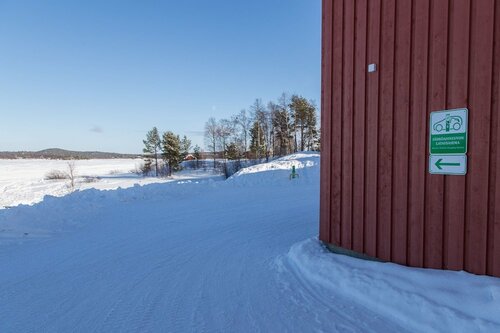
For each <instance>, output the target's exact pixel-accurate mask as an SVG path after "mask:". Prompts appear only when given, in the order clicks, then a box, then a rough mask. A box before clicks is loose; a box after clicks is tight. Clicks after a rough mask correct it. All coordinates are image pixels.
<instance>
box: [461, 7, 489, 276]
mask: <svg viewBox="0 0 500 333" xmlns="http://www.w3.org/2000/svg"><path fill="white" fill-rule="evenodd" d="M494 6H495V3H494V0H484V1H473V2H472V13H471V15H472V22H471V59H470V67H469V70H470V72H469V77H470V85H469V87H470V90H469V101H470V102H469V105H470V107H469V160H468V182H467V196H468V197H469V200H468V201H467V207H466V212H467V215H466V234H465V238H466V240H465V242H466V251H465V268H466V269H467V270H469V271H471V272H473V273H476V274H485V273H486V256H487V254H486V249H487V229H488V182H489V179H488V175H489V153H490V152H489V144H490V121H491V82H492V71H493V68H492V63H493V59H492V55H493V52H491V50H493V30H494V13H495V7H494ZM485 50H490V52H486V51H485Z"/></svg>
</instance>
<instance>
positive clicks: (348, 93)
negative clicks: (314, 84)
mask: <svg viewBox="0 0 500 333" xmlns="http://www.w3.org/2000/svg"><path fill="white" fill-rule="evenodd" d="M343 51H344V54H343V59H344V61H343V64H344V65H343V75H344V77H343V80H342V81H343V96H342V217H341V219H342V228H341V230H342V235H341V238H342V242H341V243H342V246H343V247H344V248H347V249H352V181H353V179H352V169H353V165H352V155H353V151H352V147H353V143H352V140H353V103H354V101H353V93H354V91H353V90H354V2H353V1H345V3H344V46H343Z"/></svg>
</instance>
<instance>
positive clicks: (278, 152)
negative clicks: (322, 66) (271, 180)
mask: <svg viewBox="0 0 500 333" xmlns="http://www.w3.org/2000/svg"><path fill="white" fill-rule="evenodd" d="M205 143H206V145H207V148H208V149H209V151H210V152H211V153H212V154H213V156H214V157H213V158H214V165H215V158H216V155H217V154H218V153H219V156H220V157H221V158H223V159H229V160H239V159H241V158H248V159H262V158H266V160H268V159H269V158H270V157H273V156H284V155H288V154H290V153H294V152H297V151H304V150H319V148H320V143H319V130H318V128H317V116H316V105H315V104H314V102H313V101H311V100H307V99H306V98H304V97H302V96H300V95H291V96H289V95H287V94H286V93H283V94H282V95H281V96H280V97H279V98H278V100H277V101H270V102H268V103H267V105H265V104H264V103H263V102H262V100H261V99H256V100H255V101H254V103H253V104H252V105H251V106H250V110H249V111H247V110H246V109H243V110H241V111H240V112H239V113H238V114H236V115H233V116H232V117H230V118H229V119H220V120H218V121H217V120H216V119H215V118H214V117H210V118H209V119H208V121H207V122H206V124H205Z"/></svg>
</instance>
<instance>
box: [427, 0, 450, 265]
mask: <svg viewBox="0 0 500 333" xmlns="http://www.w3.org/2000/svg"><path fill="white" fill-rule="evenodd" d="M431 6H432V8H431V12H432V15H431V22H430V23H431V29H430V59H429V91H428V99H429V112H432V111H439V110H445V109H446V83H447V82H446V78H447V72H446V70H447V66H446V65H447V51H448V50H447V47H448V45H447V44H448V40H447V32H448V1H444V0H434V1H432V2H431ZM427 119H429V116H428V118H427ZM427 135H428V133H427ZM426 185H427V189H426V219H425V237H424V240H425V246H424V263H425V266H426V267H430V268H442V267H443V211H444V210H443V208H444V196H443V192H444V176H441V175H430V174H428V175H427V183H426Z"/></svg>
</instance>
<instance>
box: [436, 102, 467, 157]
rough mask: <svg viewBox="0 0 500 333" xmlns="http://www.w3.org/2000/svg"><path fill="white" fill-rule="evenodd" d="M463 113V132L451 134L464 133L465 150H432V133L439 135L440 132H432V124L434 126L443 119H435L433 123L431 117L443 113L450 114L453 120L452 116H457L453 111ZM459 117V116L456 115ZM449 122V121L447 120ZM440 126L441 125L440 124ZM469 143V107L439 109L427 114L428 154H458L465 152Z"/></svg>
mask: <svg viewBox="0 0 500 333" xmlns="http://www.w3.org/2000/svg"><path fill="white" fill-rule="evenodd" d="M458 112H460V113H463V112H465V119H463V127H464V128H465V130H464V132H460V133H451V135H453V134H457V135H458V134H462V133H464V134H465V150H464V151H448V152H447V151H445V152H442V151H433V150H432V142H433V135H440V134H433V125H434V126H436V125H438V124H439V123H440V122H442V121H443V120H440V121H437V122H435V123H433V117H435V116H437V115H441V114H443V113H446V114H450V113H451V116H450V118H451V119H452V120H453V118H457V117H458V116H456V115H453V113H455V114H456V113H458ZM458 118H461V117H458ZM443 119H444V118H443ZM447 123H448V124H449V122H447ZM441 127H442V126H441ZM468 144H469V109H468V108H457V109H450V110H441V111H432V112H431V113H430V115H429V154H430V155H460V154H467V148H468Z"/></svg>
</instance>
